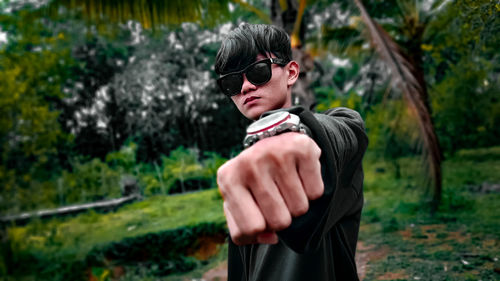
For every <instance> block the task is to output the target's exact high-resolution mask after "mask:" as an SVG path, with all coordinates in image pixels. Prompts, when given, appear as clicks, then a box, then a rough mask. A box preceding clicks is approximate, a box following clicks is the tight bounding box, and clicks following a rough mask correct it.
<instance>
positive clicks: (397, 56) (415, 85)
mask: <svg viewBox="0 0 500 281" xmlns="http://www.w3.org/2000/svg"><path fill="white" fill-rule="evenodd" d="M354 2H355V3H356V6H357V7H358V9H359V10H360V12H361V18H362V20H363V22H364V24H365V25H366V27H367V28H368V31H369V32H368V34H369V37H370V39H371V42H372V43H373V45H374V46H375V48H376V50H377V52H378V53H379V54H380V56H381V57H382V58H383V59H384V61H385V62H386V63H387V64H388V66H389V68H390V69H391V75H392V78H393V82H394V84H395V85H397V86H398V87H399V88H400V90H401V91H402V92H403V96H404V98H405V100H406V101H407V104H408V106H409V109H410V110H411V112H412V113H413V114H414V116H415V117H416V118H417V121H418V124H419V128H420V133H421V138H422V142H423V153H424V157H425V159H426V160H427V163H428V168H429V170H428V173H429V174H428V177H429V179H430V180H431V181H432V182H433V184H434V197H433V206H434V207H437V205H438V204H439V202H440V200H441V190H442V172H441V161H442V156H441V155H442V154H441V148H440V146H439V141H438V138H437V135H436V132H435V129H434V124H433V122H432V119H431V115H430V111H429V106H428V104H427V103H428V101H427V88H426V84H425V81H424V79H423V74H422V73H419V70H418V68H417V67H416V65H414V63H413V62H411V61H410V60H409V59H408V58H407V56H406V55H405V54H404V53H403V51H402V50H401V48H400V47H399V46H398V45H397V44H396V42H395V41H394V40H393V39H392V38H391V37H390V36H389V34H387V32H385V30H384V29H383V28H382V27H381V26H380V25H379V24H378V23H376V22H375V21H374V20H373V19H372V18H371V17H370V15H369V14H368V13H367V11H366V9H365V7H364V6H363V4H362V3H361V1H360V0H354Z"/></svg>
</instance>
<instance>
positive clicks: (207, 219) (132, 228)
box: [6, 189, 225, 280]
mask: <svg viewBox="0 0 500 281" xmlns="http://www.w3.org/2000/svg"><path fill="white" fill-rule="evenodd" d="M224 220H225V219H224V215H223V212H222V204H221V198H220V196H219V195H218V192H217V191H216V190H214V189H212V190H206V191H201V192H194V193H189V194H184V195H174V196H156V197H151V198H148V199H147V200H144V201H141V202H137V203H133V204H130V205H127V206H125V207H123V208H121V209H120V210H118V211H117V212H114V213H106V214H100V213H96V212H88V213H85V214H81V215H78V216H75V217H69V218H58V219H51V220H48V221H43V222H42V221H40V220H38V221H33V222H31V223H29V224H28V225H26V226H11V227H9V228H8V229H7V230H6V232H7V233H6V235H7V237H8V240H9V247H10V259H11V263H12V264H16V265H17V266H21V267H25V268H24V269H23V268H17V269H16V271H17V272H25V271H26V272H27V273H29V271H30V270H32V268H31V267H30V266H29V265H26V263H27V262H26V261H32V260H35V261H37V262H40V261H41V262H43V263H47V264H51V263H58V262H62V263H67V262H68V261H84V260H85V259H86V258H87V255H88V254H89V253H90V251H91V250H92V249H93V248H95V247H99V246H103V245H107V244H110V243H113V242H119V241H123V240H124V239H126V238H133V237H139V236H143V235H146V234H149V233H158V232H161V231H165V230H170V229H179V228H183V227H188V226H196V225H199V224H201V223H223V222H224ZM32 274H33V273H32ZM18 278H21V277H19V276H18ZM26 278H27V280H30V278H31V277H30V276H29V274H28V275H27V277H26Z"/></svg>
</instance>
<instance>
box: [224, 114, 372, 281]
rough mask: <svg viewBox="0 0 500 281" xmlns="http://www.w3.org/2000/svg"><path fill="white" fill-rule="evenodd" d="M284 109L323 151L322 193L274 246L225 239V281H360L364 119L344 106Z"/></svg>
mask: <svg viewBox="0 0 500 281" xmlns="http://www.w3.org/2000/svg"><path fill="white" fill-rule="evenodd" d="M286 110H287V111H289V112H291V113H294V114H296V115H298V116H299V117H300V119H301V121H302V122H303V123H304V124H305V125H307V126H308V127H309V128H310V130H311V133H312V138H313V139H314V140H315V142H316V143H317V144H318V146H319V147H320V148H321V158H320V162H321V173H322V178H323V182H324V185H325V192H324V194H323V196H322V197H321V198H319V199H317V200H314V201H311V202H310V206H309V210H308V212H307V213H306V214H305V215H303V216H300V217H297V218H294V219H293V220H292V224H291V225H290V227H288V228H287V229H285V230H283V231H281V232H279V233H278V236H279V243H278V244H276V245H262V244H254V245H245V246H236V245H235V244H234V243H232V241H229V253H228V280H229V281H240V280H245V281H257V280H273V281H274V280H278V281H279V280H283V281H294V280H304V281H316V280H318V281H319V280H341V281H344V280H358V276H357V270H356V263H355V260H354V254H355V251H356V243H357V240H358V231H359V222H360V218H361V209H362V207H363V189H362V187H363V169H362V165H361V160H362V158H363V155H364V152H365V150H366V147H367V145H368V138H367V136H366V133H365V129H364V123H363V120H362V119H361V117H360V115H359V114H358V113H357V112H355V111H353V110H350V109H347V108H334V109H330V110H328V111H326V112H324V113H322V114H317V113H316V114H313V113H311V112H309V111H307V110H304V109H303V108H301V107H292V108H289V109H286ZM270 113H271V112H269V113H265V114H263V116H266V115H268V114H270Z"/></svg>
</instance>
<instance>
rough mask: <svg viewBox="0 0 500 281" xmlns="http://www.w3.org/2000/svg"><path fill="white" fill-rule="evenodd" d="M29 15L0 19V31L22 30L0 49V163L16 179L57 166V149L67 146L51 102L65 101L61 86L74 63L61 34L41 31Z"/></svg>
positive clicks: (67, 137)
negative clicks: (15, 175) (14, 174)
mask: <svg viewBox="0 0 500 281" xmlns="http://www.w3.org/2000/svg"><path fill="white" fill-rule="evenodd" d="M27 13H28V12H26V11H24V12H20V13H19V15H0V19H1V20H0V22H2V25H1V26H0V27H1V29H2V30H4V31H6V32H10V31H12V30H15V31H19V30H16V29H21V31H22V35H21V34H19V35H18V36H9V37H8V40H9V41H8V43H7V44H6V45H4V46H2V48H0V77H2V83H0V111H1V112H2V114H1V116H0V157H1V158H0V159H1V162H0V165H2V166H4V167H5V169H7V170H10V169H14V170H15V171H16V173H17V174H19V176H21V175H22V174H23V173H27V172H30V173H34V174H37V176H42V177H45V178H47V177H50V173H47V171H46V170H45V169H48V168H49V167H50V168H52V169H57V168H58V166H59V161H58V148H63V147H64V146H66V145H68V144H70V142H71V138H70V137H69V136H68V135H67V134H65V133H64V132H63V131H62V130H61V126H60V124H59V122H58V117H59V112H58V111H55V110H54V107H53V104H52V103H51V102H49V101H50V100H54V99H60V98H61V97H63V93H62V91H61V87H60V85H61V84H62V83H63V82H64V81H65V80H66V79H67V74H66V71H65V70H66V69H67V68H68V66H69V65H71V64H72V63H73V62H72V60H71V57H70V52H69V50H68V49H65V48H63V47H61V46H62V45H65V44H66V42H67V41H66V40H67V39H66V38H65V34H64V33H57V32H43V30H44V26H43V23H42V22H41V21H36V20H33V19H31V18H30V17H29V16H26V14H27ZM21 22H22V23H23V26H20V25H21ZM9 35H11V34H9ZM65 142H67V143H65Z"/></svg>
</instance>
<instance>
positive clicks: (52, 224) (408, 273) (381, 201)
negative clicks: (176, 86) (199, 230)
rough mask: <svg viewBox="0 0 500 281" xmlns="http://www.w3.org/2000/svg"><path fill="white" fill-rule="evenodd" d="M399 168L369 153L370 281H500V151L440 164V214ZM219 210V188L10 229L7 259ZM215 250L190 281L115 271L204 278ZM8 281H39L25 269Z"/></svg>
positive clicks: (189, 222)
mask: <svg viewBox="0 0 500 281" xmlns="http://www.w3.org/2000/svg"><path fill="white" fill-rule="evenodd" d="M398 163H399V164H400V167H401V171H400V172H401V176H400V177H399V178H396V177H395V170H394V165H392V164H391V163H389V162H385V161H378V160H375V159H373V158H371V157H370V155H368V156H367V157H366V158H365V162H364V168H365V188H364V190H365V191H364V192H365V206H364V209H363V217H362V224H361V230H360V239H359V241H360V243H359V244H358V250H357V258H358V259H359V260H358V264H360V265H362V266H360V267H359V271H360V274H361V275H362V277H363V279H364V280H498V279H499V278H500V274H499V273H496V272H495V269H496V268H500V264H499V261H498V259H499V258H500V250H499V249H500V247H499V246H500V219H499V216H498V210H500V193H498V191H497V192H492V193H483V192H479V189H480V187H481V186H482V185H483V184H484V183H489V184H499V183H500V147H493V148H487V149H475V150H464V151H460V152H458V153H456V154H455V155H454V156H453V157H450V158H449V159H447V160H446V161H445V162H444V163H443V172H444V178H443V200H442V204H441V205H440V208H439V210H438V211H437V212H436V213H434V214H431V213H430V209H429V207H428V204H426V203H425V202H426V201H427V200H428V197H429V196H428V194H426V193H425V192H423V190H425V188H423V186H425V185H424V182H425V181H424V180H423V176H422V175H423V174H422V173H421V172H420V171H421V167H422V162H421V161H420V160H418V159H415V158H404V159H399V160H398ZM221 202H222V201H221V199H220V196H219V195H218V193H217V191H216V190H207V191H201V192H196V193H190V194H185V195H176V196H157V197H152V198H148V199H147V200H144V201H141V202H137V203H134V204H130V205H128V206H126V207H123V208H121V209H120V210H118V211H117V212H114V213H107V214H101V213H95V212H90V213H86V214H81V215H78V216H75V217H69V218H60V219H52V220H48V221H43V222H41V221H33V222H31V223H30V224H28V225H26V226H22V227H21V226H18V227H16V226H11V227H8V229H7V237H8V241H9V247H10V248H11V251H12V252H11V257H10V258H14V259H16V258H17V259H18V261H23V260H29V258H28V259H27V258H26V256H34V257H36V258H37V259H38V260H44V261H51V262H53V263H59V262H61V263H63V262H64V261H66V260H68V259H73V260H82V259H84V258H85V257H86V256H87V255H88V254H89V252H90V251H91V250H92V249H94V248H95V247H99V246H102V245H107V244H110V243H114V242H120V241H124V240H126V239H127V238H133V237H139V236H144V235H147V234H151V233H159V232H162V231H165V230H169V229H178V228H183V227H186V226H195V225H198V224H200V223H205V222H209V223H210V222H214V223H221V222H224V216H223V213H222V207H221V205H222V204H221ZM215 247H216V248H215V250H214V251H215V252H214V253H217V254H215V256H212V257H211V258H209V259H203V260H199V261H196V267H195V269H194V270H193V271H190V272H188V273H183V274H176V275H170V276H152V275H151V268H150V267H147V266H144V264H141V263H139V264H127V265H123V266H122V267H119V268H118V269H120V268H122V269H124V271H125V272H126V273H125V274H124V275H122V277H121V278H120V280H134V281H135V280H137V281H139V280H141V281H146V280H163V281H174V280H183V281H184V280H192V279H199V278H201V276H202V275H203V273H204V272H206V271H207V270H209V269H211V268H213V267H216V266H218V265H219V264H221V262H223V261H224V260H225V259H226V258H227V257H226V251H227V245H225V244H222V245H216V246H215ZM212 250H213V249H212ZM14 263H15V261H14ZM4 264H5V263H4ZM21 266H24V265H23V264H21ZM114 269H116V267H115V268H114ZM4 270H5V269H4ZM27 270H29V268H28V269H27ZM91 270H92V272H93V275H94V276H96V277H102V278H101V279H102V280H106V278H108V279H109V276H111V275H110V271H109V270H111V269H109V270H108V269H105V268H92V269H91ZM106 270H108V271H106ZM20 271H22V269H21V270H20ZM0 272H1V262H0ZM106 274H108V275H106ZM106 276H107V277H106ZM87 279H88V278H87ZM7 280H40V279H39V278H37V276H36V274H35V273H33V272H31V273H29V271H28V273H26V274H25V275H22V276H16V277H15V278H14V277H12V278H10V277H9V278H8V279H7ZM48 280H63V279H62V278H59V277H57V276H55V277H54V278H53V279H48Z"/></svg>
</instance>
